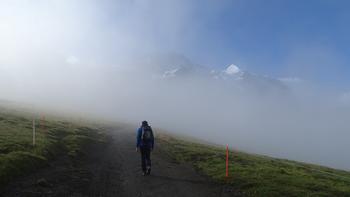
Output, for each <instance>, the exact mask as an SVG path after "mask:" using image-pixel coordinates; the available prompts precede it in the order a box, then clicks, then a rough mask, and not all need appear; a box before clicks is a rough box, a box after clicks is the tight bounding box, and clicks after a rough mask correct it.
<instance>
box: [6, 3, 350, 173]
mask: <svg viewBox="0 0 350 197" xmlns="http://www.w3.org/2000/svg"><path fill="white" fill-rule="evenodd" d="M222 6H223V5H222ZM219 7H220V6H219ZM219 7H215V9H219ZM174 8H177V9H176V10H178V11H174ZM192 9H193V5H192V4H191V3H187V1H177V3H175V2H168V1H166V2H164V1H152V2H148V3H144V1H117V2H112V1H101V2H100V1H78V0H75V1H68V0H67V1H58V0H57V1H55V0H53V1H35V2H34V1H24V0H23V1H2V2H1V3H0V43H1V46H0V92H1V93H0V99H5V100H13V101H19V102H26V103H32V104H35V105H37V106H42V107H47V108H50V109H55V110H59V111H63V112H67V113H71V112H74V113H77V114H82V115H84V116H89V115H91V116H95V117H96V116H97V117H100V118H103V119H107V120H115V121H124V122H129V123H139V122H141V121H142V120H148V121H149V122H150V123H151V125H152V126H153V127H156V128H162V129H166V130H168V131H171V132H176V133H180V134H186V135H189V136H194V137H197V138H200V139H203V140H206V141H210V142H212V143H217V144H223V145H224V144H229V145H230V146H232V147H234V148H237V149H240V150H243V151H248V152H252V153H259V154H266V155H270V156H275V157H282V158H288V159H293V160H299V161H306V162H313V163H317V164H322V165H327V166H332V167H337V168H342V169H347V170H349V169H350V158H349V157H347V156H346V153H345V152H346V150H348V149H350V145H349V143H348V142H347V139H349V137H350V133H349V129H350V124H349V122H348V121H347V117H349V115H350V108H349V105H347V104H346V103H348V100H349V99H346V95H343V97H340V96H339V95H338V94H337V93H336V91H334V90H331V89H322V88H319V87H317V85H314V84H312V82H309V81H308V80H307V79H306V80H299V79H283V80H278V79H276V80H275V79H274V80H272V83H275V82H276V83H278V84H279V85H278V86H280V84H283V85H281V86H283V88H282V89H280V88H271V89H270V88H269V87H267V88H262V87H260V86H255V84H254V83H255V82H254V80H255V77H254V76H255V74H254V75H251V76H253V77H252V81H253V82H251V83H253V85H250V86H246V85H245V84H244V83H243V82H242V83H243V84H242V83H241V82H239V80H235V79H234V80H231V79H229V78H228V77H229V76H226V75H225V72H224V69H225V68H224V67H225V66H226V65H222V66H221V69H217V71H215V72H217V73H219V75H220V76H221V75H222V76H224V77H219V78H218V77H217V76H213V74H212V72H211V71H210V70H211V69H212V68H211V67H210V68H209V67H207V66H212V65H203V66H199V65H197V64H196V63H195V62H194V61H193V62H192V61H191V60H188V59H187V58H185V57H184V56H186V50H185V48H186V47H187V45H186V42H188V41H190V40H191V38H192V36H194V33H196V32H192V34H191V32H190V33H189V32H187V31H188V30H187V29H188V28H190V27H191V26H193V25H194V24H193V21H191V16H192V13H191V11H192ZM182 48H183V49H184V50H183V51H180V49H182ZM175 52H176V53H175ZM169 54H170V55H169ZM175 54H176V55H175ZM178 54H183V55H184V56H182V55H178ZM169 56H170V57H172V58H168V57H169ZM164 57H167V58H164ZM233 61H234V60H233ZM293 61H295V62H302V61H303V60H302V59H297V60H293ZM288 66H290V65H288ZM179 67H182V68H184V69H183V70H184V73H179V72H177V70H176V69H178V68H179ZM247 68H249V65H247ZM296 68H298V67H296ZM186 69H187V70H186ZM226 78H228V79H226ZM259 79H261V80H270V79H269V78H267V77H261V78H259ZM237 81H238V82H237ZM257 84H260V82H257ZM252 86H254V87H252Z"/></svg>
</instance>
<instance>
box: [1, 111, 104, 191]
mask: <svg viewBox="0 0 350 197" xmlns="http://www.w3.org/2000/svg"><path fill="white" fill-rule="evenodd" d="M32 124H33V123H32V117H31V116H29V115H24V114H23V115H22V114H18V113H9V112H5V113H3V112H1V113H0V185H1V184H6V183H7V182H8V181H10V180H11V179H12V178H13V177H16V176H19V175H23V174H25V173H27V172H30V171H33V170H35V169H39V168H41V167H43V166H45V165H46V164H47V162H48V161H49V160H50V159H54V158H56V157H57V156H58V155H61V154H67V155H69V156H71V157H76V156H78V155H82V154H84V151H85V150H86V147H87V146H88V145H89V144H92V143H95V142H103V141H104V139H105V135H104V134H103V133H102V132H101V129H100V128H97V127H94V126H91V125H89V126H87V125H88V124H86V123H84V124H77V123H70V122H66V121H60V120H52V119H49V120H46V121H43V120H41V121H40V120H37V121H36V144H35V146H33V142H32V137H33V135H32V134H33V130H32ZM40 124H41V125H40Z"/></svg>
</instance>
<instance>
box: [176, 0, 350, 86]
mask: <svg viewBox="0 0 350 197" xmlns="http://www.w3.org/2000/svg"><path fill="white" fill-rule="evenodd" d="M212 2H216V3H217V4H220V5H213V4H215V3H212ZM222 2H224V3H222ZM193 4H194V9H193V10H192V11H193V13H192V17H193V18H192V19H191V20H192V21H191V23H190V24H191V25H193V24H194V28H188V29H187V30H186V31H185V32H186V34H189V35H191V34H195V35H196V36H192V37H191V39H192V40H191V42H189V43H186V44H184V45H183V46H181V47H183V48H179V49H178V50H179V51H182V50H183V51H185V54H187V55H189V56H190V57H191V58H192V59H195V61H197V62H200V63H202V64H206V65H208V64H209V65H214V66H219V67H220V66H224V65H228V64H230V63H235V64H237V65H240V66H243V67H244V69H248V70H251V71H252V72H257V73H260V74H266V75H270V76H274V77H286V76H292V77H300V78H306V79H307V80H312V81H315V82H317V83H319V84H321V85H329V86H337V87H340V88H342V89H343V88H346V87H347V86H348V85H349V82H350V81H349V79H348V78H349V77H348V76H349V74H350V69H349V66H347V65H348V63H349V61H350V59H349V56H348V54H349V52H350V50H349V49H350V48H349V44H350V37H349V36H348V35H350V28H349V27H350V26H349V21H350V12H349V11H350V2H349V3H348V1H330V0H328V1H325V0H315V1H311V0H309V1H301V0H296V1H295V0H292V1H278V0H267V1H262V0H249V1H210V2H209V3H199V2H198V1H194V2H193ZM186 34H185V35H186Z"/></svg>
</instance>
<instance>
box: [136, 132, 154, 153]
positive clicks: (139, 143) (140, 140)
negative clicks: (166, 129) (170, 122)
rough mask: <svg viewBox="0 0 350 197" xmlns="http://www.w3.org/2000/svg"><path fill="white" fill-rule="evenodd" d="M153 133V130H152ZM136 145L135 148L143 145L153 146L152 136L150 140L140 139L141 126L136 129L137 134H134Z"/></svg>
mask: <svg viewBox="0 0 350 197" xmlns="http://www.w3.org/2000/svg"><path fill="white" fill-rule="evenodd" d="M152 134H153V131H152ZM136 136H137V137H136V147H137V148H143V147H147V148H152V149H153V148H154V137H153V139H152V140H150V141H148V142H144V141H142V139H141V137H142V127H140V128H138V129H137V135H136Z"/></svg>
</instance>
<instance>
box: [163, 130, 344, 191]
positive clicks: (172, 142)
mask: <svg viewBox="0 0 350 197" xmlns="http://www.w3.org/2000/svg"><path fill="white" fill-rule="evenodd" d="M158 143H160V147H161V148H162V149H163V151H164V153H167V154H169V156H170V157H173V158H174V159H175V160H176V161H178V162H186V163H191V164H192V165H193V166H194V167H195V168H196V169H197V170H198V171H199V172H201V173H203V174H205V175H207V176H209V177H211V178H213V179H214V180H215V181H218V182H222V183H225V184H229V185H231V186H232V187H233V188H234V189H235V190H237V191H240V192H241V193H242V194H243V196H350V172H346V171H342V170H335V169H331V168H327V167H322V166H317V165H312V164H306V163H301V162H295V161H290V160H284V159H275V158H271V157H267V156H260V155H253V154H247V153H243V152H239V151H230V157H229V160H230V162H229V169H230V174H229V178H225V158H226V156H225V147H223V148H221V147H215V146H208V145H204V144H200V143H193V142H189V141H186V140H180V139H178V138H175V137H170V136H168V135H160V136H159V137H158Z"/></svg>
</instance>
